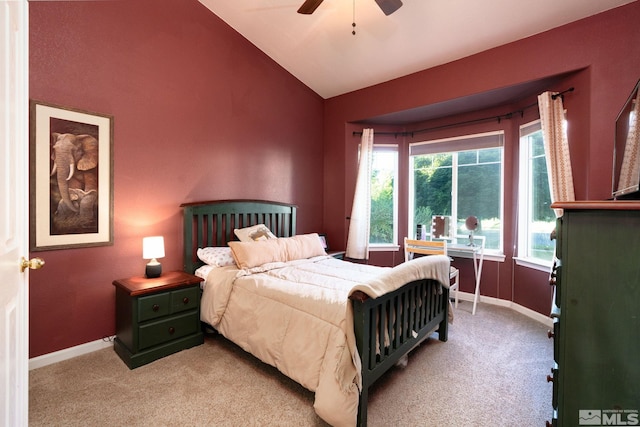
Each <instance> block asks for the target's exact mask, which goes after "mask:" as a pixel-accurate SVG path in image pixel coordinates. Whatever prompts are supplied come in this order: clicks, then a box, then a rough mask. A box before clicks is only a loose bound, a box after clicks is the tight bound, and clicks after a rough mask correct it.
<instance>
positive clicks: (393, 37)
mask: <svg viewBox="0 0 640 427" xmlns="http://www.w3.org/2000/svg"><path fill="white" fill-rule="evenodd" d="M199 1H200V2H201V3H202V4H204V5H205V6H206V7H207V8H209V9H210V10H211V11H212V12H213V13H215V14H216V15H217V16H219V17H220V18H221V19H222V20H224V21H225V22H226V23H227V24H229V25H230V26H231V27H232V28H234V29H235V30H236V31H238V32H239V33H240V34H242V35H243V36H244V37H245V38H247V39H248V40H249V41H251V42H252V43H253V44H254V45H256V46H257V47H258V48H259V49H261V50H262V51H263V52H265V53H266V54H267V55H268V56H269V57H271V58H272V59H273V60H275V61H276V62H277V63H278V64H280V65H281V66H282V67H284V68H285V69H286V70H288V71H289V72H290V73H291V74H293V75H294V76H295V77H297V78H298V79H299V80H300V81H302V82H303V83H305V84H306V85H307V86H309V87H310V88H311V89H313V90H314V91H315V92H317V93H318V94H319V95H320V96H322V97H323V98H330V97H333V96H336V95H341V94H343V93H347V92H351V91H354V90H357V89H361V88H364V87H367V86H371V85H374V84H377V83H382V82H385V81H388V80H391V79H394V78H397V77H401V76H404V75H407V74H411V73H413V72H416V71H420V70H424V69H427V68H430V67H433V66H436V65H440V64H444V63H447V62H450V61H453V60H456V59H459V58H463V57H465V56H469V55H472V54H474V53H477V52H481V51H483V50H487V49H490V48H493V47H496V46H500V45H503V44H505V43H509V42H512V41H515V40H518V39H521V38H524V37H528V36H531V35H534V34H537V33H540V32H543V31H546V30H549V29H551V28H554V27H558V26H560V25H563V24H566V23H569V22H572V21H576V20H578V19H581V18H585V17H587V16H591V15H595V14H597V13H600V12H603V11H605V10H608V9H612V8H614V7H617V6H621V5H623V4H627V3H631V2H632V1H633V0H515V1H514V0H403V3H404V5H403V6H402V7H401V8H400V9H399V10H398V11H396V12H395V13H393V14H392V15H389V16H385V15H384V14H383V13H382V11H381V10H380V8H379V7H378V5H377V4H376V3H375V1H374V0H355V22H356V27H355V31H356V34H355V35H352V34H351V31H352V29H353V28H352V25H351V24H352V22H353V15H354V0H324V2H323V3H322V4H321V5H320V7H318V9H316V11H315V13H314V14H312V15H301V14H298V13H296V11H297V9H298V7H300V5H301V4H302V3H303V0H199Z"/></svg>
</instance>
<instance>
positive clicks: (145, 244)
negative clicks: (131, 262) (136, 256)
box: [142, 236, 164, 259]
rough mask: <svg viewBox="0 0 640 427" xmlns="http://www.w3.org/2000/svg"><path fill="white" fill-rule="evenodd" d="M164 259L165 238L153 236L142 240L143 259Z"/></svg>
mask: <svg viewBox="0 0 640 427" xmlns="http://www.w3.org/2000/svg"><path fill="white" fill-rule="evenodd" d="M163 257H164V237H162V236H152V237H144V238H143V239H142V258H144V259H154V258H163Z"/></svg>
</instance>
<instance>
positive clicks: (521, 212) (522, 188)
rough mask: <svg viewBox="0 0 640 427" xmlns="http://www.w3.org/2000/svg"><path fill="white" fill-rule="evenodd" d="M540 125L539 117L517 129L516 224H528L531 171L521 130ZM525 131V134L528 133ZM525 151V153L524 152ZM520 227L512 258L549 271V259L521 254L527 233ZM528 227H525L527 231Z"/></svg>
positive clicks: (525, 246)
mask: <svg viewBox="0 0 640 427" xmlns="http://www.w3.org/2000/svg"><path fill="white" fill-rule="evenodd" d="M540 125H541V121H540V119H538V120H533V121H531V122H529V123H525V124H523V125H521V126H520V129H519V138H518V140H519V145H518V146H519V151H520V154H519V157H520V158H519V159H518V166H519V172H518V173H519V179H518V224H529V209H530V206H529V195H530V194H531V191H532V189H531V186H532V182H531V181H532V180H531V176H530V175H531V171H530V168H529V166H530V163H529V154H528V153H529V147H524V149H523V141H522V137H523V135H522V130H523V129H525V128H532V127H538V126H540ZM529 133H532V132H529ZM529 133H527V134H526V135H529ZM525 152H526V154H525ZM525 174H526V176H527V180H526V182H523V181H524V180H523V179H521V178H522V177H523V176H525ZM521 229H522V228H521V227H520V226H518V236H517V242H518V245H517V247H516V256H515V257H514V258H513V259H514V260H515V262H516V264H517V265H520V266H523V267H528V268H532V269H535V270H539V271H549V269H550V268H551V266H552V262H551V261H547V260H544V259H541V258H534V257H531V256H526V255H524V254H522V253H521V252H522V249H526V248H527V245H528V240H527V233H524V232H521ZM528 231H529V229H528V228H527V232H528Z"/></svg>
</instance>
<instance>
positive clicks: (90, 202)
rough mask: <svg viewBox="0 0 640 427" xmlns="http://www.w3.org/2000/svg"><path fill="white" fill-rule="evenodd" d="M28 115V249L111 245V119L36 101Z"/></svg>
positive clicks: (32, 102) (31, 105)
mask: <svg viewBox="0 0 640 427" xmlns="http://www.w3.org/2000/svg"><path fill="white" fill-rule="evenodd" d="M29 115H30V126H29V131H30V140H29V141H30V174H29V175H30V183H29V204H30V233H29V234H30V238H29V240H30V249H31V251H45V250H58V249H70V248H79V247H92V246H108V245H113V117H112V116H110V115H106V114H99V113H94V112H89V111H83V110H78V109H73V108H67V107H62V106H58V105H53V104H48V103H45V102H40V101H36V100H30V102H29Z"/></svg>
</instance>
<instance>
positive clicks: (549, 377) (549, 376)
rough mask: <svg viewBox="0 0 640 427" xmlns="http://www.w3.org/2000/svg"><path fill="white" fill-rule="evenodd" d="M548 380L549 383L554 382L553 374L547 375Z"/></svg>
mask: <svg viewBox="0 0 640 427" xmlns="http://www.w3.org/2000/svg"><path fill="white" fill-rule="evenodd" d="M547 382H548V383H552V382H553V376H551V375H547Z"/></svg>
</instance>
